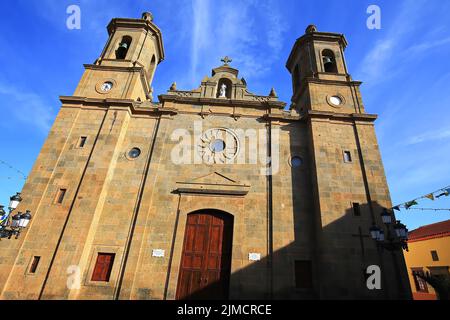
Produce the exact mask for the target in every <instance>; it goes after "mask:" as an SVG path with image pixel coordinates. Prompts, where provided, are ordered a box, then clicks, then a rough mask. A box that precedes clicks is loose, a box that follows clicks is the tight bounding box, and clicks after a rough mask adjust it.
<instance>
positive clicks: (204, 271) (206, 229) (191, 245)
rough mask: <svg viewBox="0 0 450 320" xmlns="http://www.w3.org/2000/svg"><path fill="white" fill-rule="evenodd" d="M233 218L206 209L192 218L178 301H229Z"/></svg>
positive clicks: (190, 215)
mask: <svg viewBox="0 0 450 320" xmlns="http://www.w3.org/2000/svg"><path fill="white" fill-rule="evenodd" d="M232 244H233V216H231V215H229V214H227V213H225V212H221V211H217V210H202V211H198V212H194V213H191V214H189V215H188V217H187V222H186V230H185V235H184V244H183V252H182V256H181V265H180V274H179V277H178V287H177V295H176V298H177V300H197V299H201V300H216V299H228V291H229V286H230V272H231V250H232Z"/></svg>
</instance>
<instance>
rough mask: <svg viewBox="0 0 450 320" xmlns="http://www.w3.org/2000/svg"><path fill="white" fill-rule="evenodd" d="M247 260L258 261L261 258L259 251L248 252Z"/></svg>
mask: <svg viewBox="0 0 450 320" xmlns="http://www.w3.org/2000/svg"><path fill="white" fill-rule="evenodd" d="M248 260H250V261H259V260H261V253H249V254H248Z"/></svg>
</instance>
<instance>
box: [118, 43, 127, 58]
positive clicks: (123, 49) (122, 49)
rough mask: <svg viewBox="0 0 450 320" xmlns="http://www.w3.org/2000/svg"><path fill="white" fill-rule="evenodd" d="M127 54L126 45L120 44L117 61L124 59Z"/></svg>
mask: <svg viewBox="0 0 450 320" xmlns="http://www.w3.org/2000/svg"><path fill="white" fill-rule="evenodd" d="M127 52H128V43H126V42H122V43H121V44H120V45H119V49H117V58H118V59H125V57H126V55H127Z"/></svg>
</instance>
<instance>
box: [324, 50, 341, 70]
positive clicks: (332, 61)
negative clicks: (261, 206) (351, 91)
mask: <svg viewBox="0 0 450 320" xmlns="http://www.w3.org/2000/svg"><path fill="white" fill-rule="evenodd" d="M322 61H323V68H324V70H325V72H327V73H337V72H338V71H337V66H336V58H335V56H334V53H333V51H331V50H329V49H326V50H323V52H322Z"/></svg>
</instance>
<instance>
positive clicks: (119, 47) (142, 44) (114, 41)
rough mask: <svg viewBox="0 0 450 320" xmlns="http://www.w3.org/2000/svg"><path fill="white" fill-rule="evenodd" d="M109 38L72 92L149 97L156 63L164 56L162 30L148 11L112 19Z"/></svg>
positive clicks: (86, 66)
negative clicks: (140, 16) (128, 17)
mask: <svg viewBox="0 0 450 320" xmlns="http://www.w3.org/2000/svg"><path fill="white" fill-rule="evenodd" d="M107 29H108V34H109V38H108V41H107V43H106V45H105V47H104V49H103V51H102V53H101V55H100V57H99V58H98V59H97V60H96V61H95V62H94V64H87V65H85V69H86V71H85V73H84V75H83V77H82V79H81V81H80V83H79V85H78V87H77V89H76V91H75V94H74V95H75V96H80V97H89V98H99V97H102V98H103V97H104V98H114V99H131V100H138V101H143V100H149V99H150V100H151V99H152V86H151V85H152V81H153V77H154V74H155V71H156V66H157V65H158V64H159V63H160V62H161V61H162V60H163V59H164V46H163V41H162V34H161V31H160V30H159V28H158V27H157V26H156V25H155V24H154V23H153V16H152V14H151V13H149V12H145V13H143V14H142V18H141V19H124V18H117V19H113V20H112V21H111V22H110V23H109V25H108V27H107Z"/></svg>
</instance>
